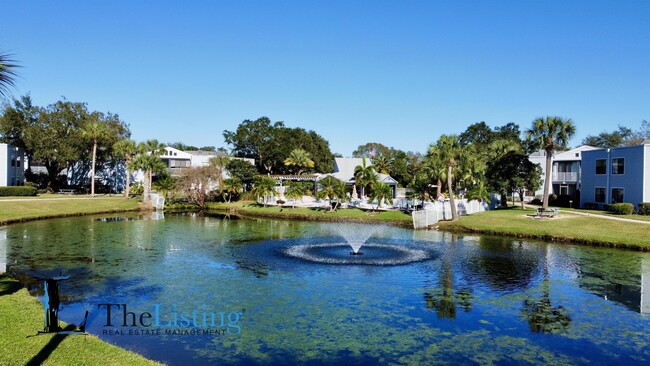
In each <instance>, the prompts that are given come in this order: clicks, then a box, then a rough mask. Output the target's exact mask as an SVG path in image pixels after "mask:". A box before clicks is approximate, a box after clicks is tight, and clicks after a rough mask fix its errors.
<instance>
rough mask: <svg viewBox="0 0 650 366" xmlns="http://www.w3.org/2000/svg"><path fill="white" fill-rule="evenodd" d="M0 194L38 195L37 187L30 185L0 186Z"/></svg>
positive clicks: (5, 195) (4, 195)
mask: <svg viewBox="0 0 650 366" xmlns="http://www.w3.org/2000/svg"><path fill="white" fill-rule="evenodd" d="M0 196H3V197H7V196H36V188H35V187H29V186H9V187H0Z"/></svg>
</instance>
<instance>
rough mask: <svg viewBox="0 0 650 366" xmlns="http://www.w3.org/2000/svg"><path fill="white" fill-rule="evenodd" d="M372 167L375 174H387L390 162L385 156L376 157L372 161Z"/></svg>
mask: <svg viewBox="0 0 650 366" xmlns="http://www.w3.org/2000/svg"><path fill="white" fill-rule="evenodd" d="M372 165H373V166H374V167H375V170H376V171H377V173H383V174H388V172H389V170H390V160H388V158H387V157H386V156H385V155H377V156H376V157H375V158H374V159H372Z"/></svg>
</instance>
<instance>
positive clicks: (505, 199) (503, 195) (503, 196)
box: [499, 190, 508, 208]
mask: <svg viewBox="0 0 650 366" xmlns="http://www.w3.org/2000/svg"><path fill="white" fill-rule="evenodd" d="M500 193H501V197H500V202H499V203H500V205H501V207H503V208H508V191H506V190H503V191H501V192H500Z"/></svg>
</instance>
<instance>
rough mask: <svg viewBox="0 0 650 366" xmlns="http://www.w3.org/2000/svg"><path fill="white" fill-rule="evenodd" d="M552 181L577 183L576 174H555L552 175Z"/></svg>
mask: <svg viewBox="0 0 650 366" xmlns="http://www.w3.org/2000/svg"><path fill="white" fill-rule="evenodd" d="M553 180H554V181H563V182H577V181H578V172H555V173H553Z"/></svg>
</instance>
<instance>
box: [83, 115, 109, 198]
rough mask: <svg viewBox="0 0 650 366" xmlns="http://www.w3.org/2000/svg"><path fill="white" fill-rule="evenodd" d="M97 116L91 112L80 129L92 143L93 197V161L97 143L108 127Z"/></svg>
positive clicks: (92, 174) (92, 177) (92, 184)
mask: <svg viewBox="0 0 650 366" xmlns="http://www.w3.org/2000/svg"><path fill="white" fill-rule="evenodd" d="M98 117H99V116H97V114H96V113H93V115H92V116H91V118H92V119H91V120H90V121H88V122H87V123H86V124H85V125H84V126H83V127H82V129H81V135H82V136H84V137H86V138H88V139H90V140H91V141H92V143H93V163H92V166H91V167H90V196H91V197H95V163H96V159H97V145H98V144H99V143H100V142H101V141H102V140H103V139H105V138H106V136H107V135H108V128H107V127H106V125H105V124H104V123H102V122H100V121H99V119H98Z"/></svg>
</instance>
